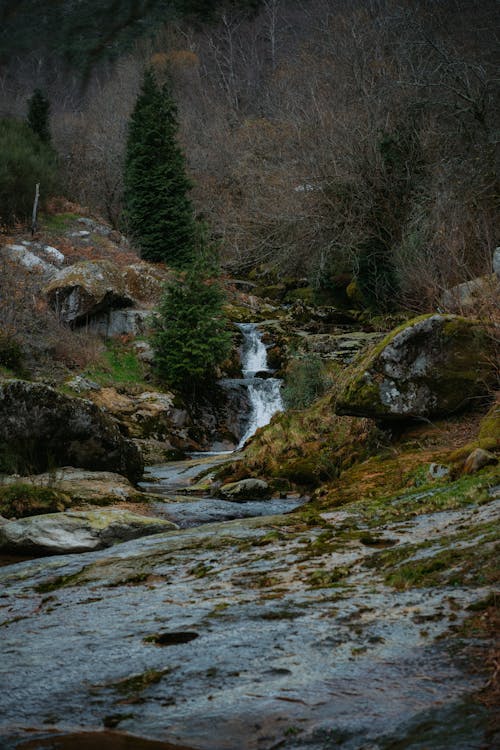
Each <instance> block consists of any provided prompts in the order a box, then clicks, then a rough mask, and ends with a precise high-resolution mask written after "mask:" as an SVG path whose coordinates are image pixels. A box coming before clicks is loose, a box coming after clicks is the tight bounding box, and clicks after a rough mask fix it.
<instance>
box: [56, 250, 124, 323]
mask: <svg viewBox="0 0 500 750" xmlns="http://www.w3.org/2000/svg"><path fill="white" fill-rule="evenodd" d="M45 294H46V296H47V299H48V300H49V303H50V304H51V306H52V307H53V308H54V310H55V311H56V312H57V313H58V315H59V317H60V318H61V320H62V321H64V322H65V323H69V324H72V325H73V324H78V323H85V322H87V321H88V319H89V318H91V317H92V316H94V315H97V314H98V313H101V312H103V311H106V310H111V309H114V308H121V307H127V306H130V305H132V304H133V298H132V296H131V294H130V292H129V291H128V288H127V285H126V283H125V279H124V278H123V273H122V271H121V269H120V268H118V267H117V266H115V265H114V264H113V263H111V262H110V261H108V260H96V261H90V260H86V261H81V262H80V263H75V264H74V265H73V266H69V267H68V268H63V269H62V270H61V271H59V272H58V273H57V274H56V276H55V277H54V278H53V279H52V281H50V283H49V284H48V285H47V286H46V288H45Z"/></svg>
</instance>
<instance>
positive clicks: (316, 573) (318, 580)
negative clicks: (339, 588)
mask: <svg viewBox="0 0 500 750" xmlns="http://www.w3.org/2000/svg"><path fill="white" fill-rule="evenodd" d="M348 575H349V568H348V567H340V566H339V567H337V568H334V569H333V570H313V571H312V572H311V573H309V575H308V576H307V583H308V585H309V588H312V589H323V588H328V587H329V586H335V585H336V584H337V583H339V582H340V581H341V580H342V579H343V578H346V576H348Z"/></svg>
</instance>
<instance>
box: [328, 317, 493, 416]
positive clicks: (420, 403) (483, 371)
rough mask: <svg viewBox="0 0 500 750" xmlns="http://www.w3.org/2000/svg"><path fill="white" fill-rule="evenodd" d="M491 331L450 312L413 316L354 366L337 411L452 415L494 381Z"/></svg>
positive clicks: (367, 413) (364, 414)
mask: <svg viewBox="0 0 500 750" xmlns="http://www.w3.org/2000/svg"><path fill="white" fill-rule="evenodd" d="M494 366H495V357H494V346H493V337H492V332H491V331H488V329H487V328H486V327H485V326H484V325H482V324H481V323H479V322H477V321H474V320H467V319H465V318H461V317H458V316H454V315H428V316H422V317H420V318H416V319H414V320H412V321H410V322H408V323H406V324H404V325H402V326H400V327H399V328H397V329H396V330H395V331H393V332H392V333H390V334H389V335H388V336H387V337H386V338H385V339H384V340H383V341H382V342H380V344H378V346H376V347H375V348H374V349H372V350H371V352H369V353H368V354H367V356H366V357H365V359H364V360H363V361H362V362H361V363H360V365H359V367H356V368H355V369H354V372H353V374H352V377H351V380H350V382H349V383H348V385H347V386H346V388H345V389H344V391H343V392H342V393H341V394H340V396H339V399H338V401H337V404H336V412H337V414H347V415H352V416H361V417H371V418H373V419H381V420H401V419H408V418H412V417H417V418H418V417H423V418H429V417H438V416H446V415H449V414H452V413H454V412H456V411H459V410H460V409H463V408H464V407H466V406H468V405H470V403H471V402H472V401H473V400H474V399H476V398H477V397H480V396H482V395H484V394H485V393H486V392H487V391H488V387H489V386H490V385H492V384H493V382H494V380H495V372H494Z"/></svg>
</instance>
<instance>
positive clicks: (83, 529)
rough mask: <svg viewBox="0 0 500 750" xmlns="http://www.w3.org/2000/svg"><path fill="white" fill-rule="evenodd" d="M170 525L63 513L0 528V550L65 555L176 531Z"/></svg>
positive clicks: (120, 515) (115, 514) (115, 513)
mask: <svg viewBox="0 0 500 750" xmlns="http://www.w3.org/2000/svg"><path fill="white" fill-rule="evenodd" d="M176 528H177V526H176V525H175V524H174V523H172V522H171V521H165V520H163V519H159V518H149V517H148V516H140V515H137V514H135V513H130V512H129V511H126V510H111V509H109V510H102V509H101V510H93V511H65V512H62V513H48V514H46V515H40V516H30V517H29V518H21V519H19V520H17V521H7V522H6V523H2V524H1V525H0V550H2V551H6V552H13V553H15V554H40V555H47V554H56V555H57V554H59V555H60V554H66V553H72V552H90V551H91V550H97V549H104V548H105V547H110V546H111V545H112V544H115V543H117V542H125V541H127V540H129V539H136V538H137V537H141V536H147V535H149V534H158V533H161V532H165V531H171V530H172V529H176Z"/></svg>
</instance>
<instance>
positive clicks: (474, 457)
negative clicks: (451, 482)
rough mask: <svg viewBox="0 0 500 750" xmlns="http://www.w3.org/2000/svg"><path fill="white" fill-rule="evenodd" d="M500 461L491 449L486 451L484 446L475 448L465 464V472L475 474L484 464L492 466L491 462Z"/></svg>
mask: <svg viewBox="0 0 500 750" xmlns="http://www.w3.org/2000/svg"><path fill="white" fill-rule="evenodd" d="M496 463H498V458H497V457H496V456H495V455H494V454H493V453H490V452H489V451H485V450H483V449H482V448H475V449H474V450H473V451H472V453H470V454H469V455H468V456H467V458H466V460H465V464H464V474H475V473H476V471H479V470H480V469H482V468H483V467H484V466H490V465H491V464H496Z"/></svg>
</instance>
